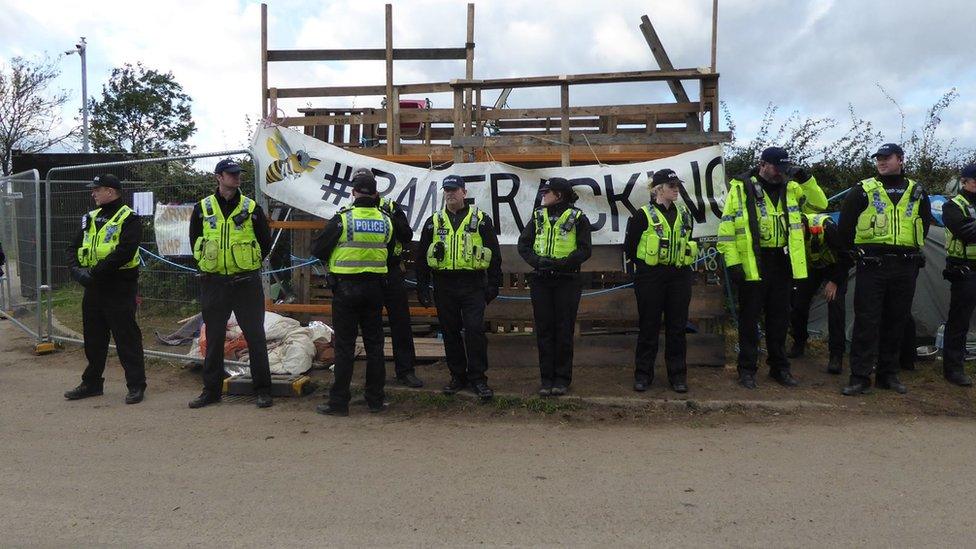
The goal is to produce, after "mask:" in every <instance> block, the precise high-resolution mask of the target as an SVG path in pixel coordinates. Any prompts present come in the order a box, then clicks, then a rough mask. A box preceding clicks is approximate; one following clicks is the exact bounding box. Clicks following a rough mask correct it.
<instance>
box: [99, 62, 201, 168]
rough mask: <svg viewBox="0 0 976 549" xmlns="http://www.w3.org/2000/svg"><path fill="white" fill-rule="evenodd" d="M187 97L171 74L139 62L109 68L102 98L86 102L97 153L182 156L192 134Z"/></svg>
mask: <svg viewBox="0 0 976 549" xmlns="http://www.w3.org/2000/svg"><path fill="white" fill-rule="evenodd" d="M191 102H192V99H191V98H190V96H189V95H187V94H186V93H184V92H183V87H182V86H180V84H179V83H178V82H176V80H175V79H174V77H173V73H171V72H167V73H162V72H159V71H156V70H153V69H147V68H146V67H144V66H143V65H142V64H141V63H139V64H136V65H135V66H133V65H131V64H126V65H124V66H122V67H119V68H116V69H114V70H112V76H111V77H110V78H109V82H108V84H106V85H104V86H102V99H101V101H96V100H95V99H94V98H93V99H92V100H91V103H90V109H89V110H90V111H91V120H92V121H91V144H92V147H93V148H94V149H95V150H96V151H98V152H132V153H156V152H166V153H167V154H186V153H189V152H190V146H189V145H187V143H186V142H187V140H188V139H189V138H190V136H191V135H193V133H194V132H196V129H197V128H196V124H195V123H194V122H193V118H192V116H191V113H190V103H191Z"/></svg>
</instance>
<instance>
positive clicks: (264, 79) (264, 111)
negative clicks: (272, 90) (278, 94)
mask: <svg viewBox="0 0 976 549" xmlns="http://www.w3.org/2000/svg"><path fill="white" fill-rule="evenodd" d="M267 117H268V5H267V4H261V119H262V120H264V119H265V118H267Z"/></svg>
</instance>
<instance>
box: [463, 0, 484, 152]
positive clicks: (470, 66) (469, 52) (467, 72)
mask: <svg viewBox="0 0 976 549" xmlns="http://www.w3.org/2000/svg"><path fill="white" fill-rule="evenodd" d="M467 23H468V25H467V32H466V34H465V36H466V37H467V41H466V42H465V45H464V48H465V62H464V77H465V78H467V79H468V80H472V79H473V78H474V4H472V3H469V4H468V21H467ZM479 92H480V90H479ZM464 104H465V105H467V111H466V115H465V117H466V119H467V120H466V122H467V127H468V130H469V131H468V133H469V134H473V133H474V131H472V128H471V122H472V112H473V111H472V109H471V90H470V89H468V90H465V91H464Z"/></svg>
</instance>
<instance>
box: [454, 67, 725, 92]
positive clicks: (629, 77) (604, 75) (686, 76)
mask: <svg viewBox="0 0 976 549" xmlns="http://www.w3.org/2000/svg"><path fill="white" fill-rule="evenodd" d="M716 77H718V74H717V73H711V72H706V71H702V70H701V69H675V70H671V71H660V70H658V71H630V72H598V73H588V74H570V75H562V76H559V75H556V76H530V77H524V78H494V79H490V80H452V81H451V85H452V86H455V87H461V88H464V87H471V88H481V89H483V90H497V89H504V88H538V87H547V86H561V85H562V84H563V83H564V82H565V83H567V84H570V85H579V84H614V83H619V82H664V81H668V80H674V79H679V80H700V79H702V78H716Z"/></svg>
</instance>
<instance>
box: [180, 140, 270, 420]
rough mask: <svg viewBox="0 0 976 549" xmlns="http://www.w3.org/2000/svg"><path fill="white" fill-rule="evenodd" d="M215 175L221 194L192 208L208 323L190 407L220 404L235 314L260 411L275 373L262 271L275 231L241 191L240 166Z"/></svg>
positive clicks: (222, 166)
mask: <svg viewBox="0 0 976 549" xmlns="http://www.w3.org/2000/svg"><path fill="white" fill-rule="evenodd" d="M214 173H215V174H216V178H217V190H216V191H214V193H213V194H211V195H210V196H207V197H206V198H204V199H203V200H201V201H200V202H199V203H197V204H196V205H195V206H194V207H193V213H192V214H191V215H190V245H191V246H192V247H193V257H194V259H196V261H197V267H198V268H199V270H200V273H201V275H200V306H201V308H202V309H203V322H204V324H206V339H207V354H206V357H204V362H203V392H202V393H200V396H199V397H197V398H196V399H194V400H193V401H191V402H190V408H202V407H204V406H207V405H210V404H215V403H217V402H220V395H221V393H222V391H223V384H224V378H225V377H226V372H225V371H224V339H225V338H226V336H227V320H228V319H229V318H230V314H231V313H232V312H233V313H234V316H235V317H236V319H237V324H238V325H239V326H240V327H241V331H242V332H244V339H246V340H247V349H248V354H249V356H250V364H249V366H250V370H251V379H252V382H253V386H254V392H255V394H257V406H258V408H267V407H269V406H271V405H272V403H273V401H272V399H271V369H270V366H269V364H268V345H267V342H266V340H265V335H264V287H263V286H262V284H261V275H260V272H259V271H260V269H261V264H262V261H263V258H264V257H266V256H267V255H268V253H270V252H271V229H270V228H269V227H268V219H267V217H265V215H264V210H263V209H262V208H261V206H258V205H257V203H256V202H255V201H254V200H253V199H252V198H249V197H247V196H244V194H243V193H241V191H240V186H241V165H240V164H238V163H237V162H236V161H234V160H232V159H230V158H226V159H224V160H221V161H220V162H218V163H217V166H216V168H215V169H214Z"/></svg>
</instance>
